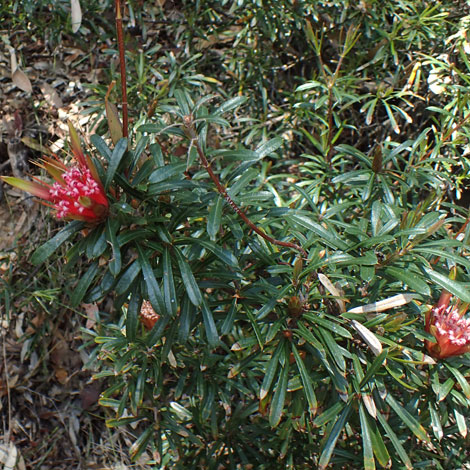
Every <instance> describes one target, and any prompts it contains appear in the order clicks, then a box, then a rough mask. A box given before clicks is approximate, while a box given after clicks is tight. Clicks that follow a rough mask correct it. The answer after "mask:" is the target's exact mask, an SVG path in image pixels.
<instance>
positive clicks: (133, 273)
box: [115, 260, 140, 295]
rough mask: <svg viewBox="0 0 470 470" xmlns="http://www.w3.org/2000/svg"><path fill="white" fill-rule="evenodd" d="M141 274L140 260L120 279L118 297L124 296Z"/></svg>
mask: <svg viewBox="0 0 470 470" xmlns="http://www.w3.org/2000/svg"><path fill="white" fill-rule="evenodd" d="M139 272H140V263H139V262H138V260H135V261H134V262H133V263H132V264H131V265H130V266H129V267H128V268H127V269H126V270H125V271H124V273H123V274H122V276H121V277H120V278H119V281H118V283H117V284H116V287H115V290H116V294H117V295H121V294H124V292H126V291H127V290H128V289H129V288H130V286H131V284H132V282H133V281H134V279H135V278H136V277H137V275H138V274H139Z"/></svg>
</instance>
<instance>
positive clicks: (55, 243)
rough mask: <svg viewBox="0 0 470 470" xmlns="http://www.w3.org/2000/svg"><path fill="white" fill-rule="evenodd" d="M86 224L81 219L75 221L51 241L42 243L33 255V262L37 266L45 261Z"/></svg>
mask: <svg viewBox="0 0 470 470" xmlns="http://www.w3.org/2000/svg"><path fill="white" fill-rule="evenodd" d="M84 226H85V224H84V223H83V222H79V221H73V222H71V223H70V224H68V225H67V226H66V227H64V228H63V229H62V230H61V231H60V232H59V233H57V234H56V235H54V237H52V238H51V239H50V240H49V241H47V242H46V243H44V245H41V246H40V247H39V248H38V249H37V250H36V251H35V252H34V253H33V256H32V257H31V263H32V264H34V265H35V266H37V265H38V264H41V263H43V262H44V261H45V260H46V259H47V258H49V256H51V255H52V253H54V251H55V250H57V248H59V246H60V245H62V243H64V242H66V241H67V240H68V239H69V238H70V237H71V236H72V235H74V234H75V233H76V232H78V231H79V230H81V229H82V228H83V227H84Z"/></svg>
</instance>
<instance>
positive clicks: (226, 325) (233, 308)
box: [220, 299, 237, 335]
mask: <svg viewBox="0 0 470 470" xmlns="http://www.w3.org/2000/svg"><path fill="white" fill-rule="evenodd" d="M236 314H237V299H233V300H232V305H230V309H229V311H228V313H227V314H226V315H225V319H224V322H223V323H222V327H221V329H220V333H221V334H222V335H227V334H229V333H230V331H232V327H233V322H234V321H235V315H236Z"/></svg>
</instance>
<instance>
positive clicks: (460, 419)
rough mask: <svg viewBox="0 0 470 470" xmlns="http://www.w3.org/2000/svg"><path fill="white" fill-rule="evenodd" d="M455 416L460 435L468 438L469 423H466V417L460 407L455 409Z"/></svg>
mask: <svg viewBox="0 0 470 470" xmlns="http://www.w3.org/2000/svg"><path fill="white" fill-rule="evenodd" d="M454 416H455V421H456V422H457V428H458V429H459V433H460V435H461V436H462V437H463V438H465V437H467V423H466V421H465V415H464V414H463V413H462V411H461V410H460V407H456V408H454Z"/></svg>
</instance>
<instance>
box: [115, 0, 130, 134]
mask: <svg viewBox="0 0 470 470" xmlns="http://www.w3.org/2000/svg"><path fill="white" fill-rule="evenodd" d="M123 1H125V0H123ZM115 5H116V32H117V40H118V48H119V68H120V71H121V95H122V98H121V103H122V136H123V137H126V138H127V137H128V136H129V130H128V128H129V118H128V111H127V87H126V57H125V52H124V38H123V34H122V15H121V0H115Z"/></svg>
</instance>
